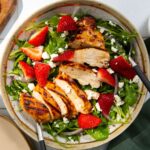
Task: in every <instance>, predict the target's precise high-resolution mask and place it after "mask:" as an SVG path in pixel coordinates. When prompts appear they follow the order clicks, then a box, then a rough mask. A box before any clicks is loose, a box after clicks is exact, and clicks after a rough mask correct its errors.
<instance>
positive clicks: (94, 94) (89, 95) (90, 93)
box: [85, 90, 100, 100]
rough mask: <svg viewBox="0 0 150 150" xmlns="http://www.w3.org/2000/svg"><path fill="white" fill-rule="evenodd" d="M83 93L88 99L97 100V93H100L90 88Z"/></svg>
mask: <svg viewBox="0 0 150 150" xmlns="http://www.w3.org/2000/svg"><path fill="white" fill-rule="evenodd" d="M85 93H86V95H87V98H88V100H91V99H96V100H97V99H98V98H99V95H100V94H99V93H98V92H95V91H92V90H85Z"/></svg>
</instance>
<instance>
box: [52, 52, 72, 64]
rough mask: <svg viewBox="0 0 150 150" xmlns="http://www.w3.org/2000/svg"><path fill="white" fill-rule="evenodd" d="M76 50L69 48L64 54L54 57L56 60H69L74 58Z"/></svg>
mask: <svg viewBox="0 0 150 150" xmlns="http://www.w3.org/2000/svg"><path fill="white" fill-rule="evenodd" d="M73 55H74V51H72V50H67V51H65V52H64V53H63V54H60V55H59V56H57V57H55V58H53V61H54V62H62V61H69V60H71V58H73Z"/></svg>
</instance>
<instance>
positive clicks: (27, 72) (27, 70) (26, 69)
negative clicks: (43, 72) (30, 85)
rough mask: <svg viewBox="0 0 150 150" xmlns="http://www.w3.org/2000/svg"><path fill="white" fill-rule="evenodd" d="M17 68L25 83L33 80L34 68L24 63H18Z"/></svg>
mask: <svg viewBox="0 0 150 150" xmlns="http://www.w3.org/2000/svg"><path fill="white" fill-rule="evenodd" d="M19 67H20V68H21V70H22V72H23V74H24V77H25V79H26V80H27V81H31V80H33V79H34V78H35V73H34V68H33V67H32V66H30V65H29V64H27V63H26V62H24V61H19Z"/></svg>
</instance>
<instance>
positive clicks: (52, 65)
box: [48, 61, 56, 68]
mask: <svg viewBox="0 0 150 150" xmlns="http://www.w3.org/2000/svg"><path fill="white" fill-rule="evenodd" d="M48 64H49V66H50V67H51V68H54V67H56V63H54V62H52V61H50V62H49V63H48Z"/></svg>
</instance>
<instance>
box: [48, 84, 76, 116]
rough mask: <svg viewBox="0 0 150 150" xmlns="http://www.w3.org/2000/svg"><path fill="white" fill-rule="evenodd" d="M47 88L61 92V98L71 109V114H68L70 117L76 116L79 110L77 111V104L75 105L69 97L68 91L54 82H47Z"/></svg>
mask: <svg viewBox="0 0 150 150" xmlns="http://www.w3.org/2000/svg"><path fill="white" fill-rule="evenodd" d="M46 88H47V89H48V90H51V91H53V92H55V93H57V94H59V95H60V96H61V98H62V99H63V100H64V101H65V103H66V104H67V107H68V109H69V115H68V117H69V118H74V117H76V116H77V114H78V112H77V111H76V109H75V106H74V105H73V103H72V101H71V100H70V99H69V97H68V96H67V95H66V93H65V92H64V91H63V90H62V89H61V88H60V87H59V86H57V85H56V84H55V83H53V82H47V84H46Z"/></svg>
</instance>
